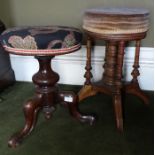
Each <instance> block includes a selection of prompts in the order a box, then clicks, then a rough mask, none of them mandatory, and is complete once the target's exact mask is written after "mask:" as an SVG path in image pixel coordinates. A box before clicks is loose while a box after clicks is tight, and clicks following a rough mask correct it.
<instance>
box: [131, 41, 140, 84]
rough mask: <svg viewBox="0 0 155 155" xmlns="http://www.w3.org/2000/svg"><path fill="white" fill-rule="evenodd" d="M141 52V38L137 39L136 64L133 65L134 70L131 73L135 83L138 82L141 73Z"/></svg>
mask: <svg viewBox="0 0 155 155" xmlns="http://www.w3.org/2000/svg"><path fill="white" fill-rule="evenodd" d="M139 54H140V40H138V41H136V51H135V59H134V65H133V71H132V73H131V75H132V77H133V79H132V82H133V83H137V84H138V79H137V77H138V76H139V75H140V73H139V70H138V68H139Z"/></svg>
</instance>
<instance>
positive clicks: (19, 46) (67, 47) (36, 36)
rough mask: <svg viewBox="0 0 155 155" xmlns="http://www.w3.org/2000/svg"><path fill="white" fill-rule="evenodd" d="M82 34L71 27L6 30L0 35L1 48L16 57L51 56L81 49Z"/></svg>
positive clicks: (36, 27)
mask: <svg viewBox="0 0 155 155" xmlns="http://www.w3.org/2000/svg"><path fill="white" fill-rule="evenodd" d="M81 40H82V34H81V32H80V31H79V30H78V29H76V28H72V27H63V26H42V27H38V26H35V27H34V26H32V27H15V28H10V29H7V30H6V31H5V32H4V33H3V34H2V35H1V42H2V45H3V47H4V48H5V49H6V50H7V51H8V52H10V53H13V54H17V55H34V56H36V55H37V56H38V55H39V56H46V55H48V56H51V55H60V54H65V53H70V52H73V51H75V50H77V49H79V48H80V47H81Z"/></svg>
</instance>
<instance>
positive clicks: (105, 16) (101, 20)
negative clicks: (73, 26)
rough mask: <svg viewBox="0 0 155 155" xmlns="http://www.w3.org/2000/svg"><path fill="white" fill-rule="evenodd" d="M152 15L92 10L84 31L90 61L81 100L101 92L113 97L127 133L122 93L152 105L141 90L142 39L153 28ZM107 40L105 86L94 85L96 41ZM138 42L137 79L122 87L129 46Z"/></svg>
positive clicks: (140, 11) (141, 11) (118, 120)
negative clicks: (140, 62)
mask: <svg viewBox="0 0 155 155" xmlns="http://www.w3.org/2000/svg"><path fill="white" fill-rule="evenodd" d="M148 18H149V12H148V11H147V10H145V9H136V8H98V9H88V10H87V11H86V12H85V14H84V19H83V28H84V30H85V33H86V35H87V62H86V68H85V69H86V73H85V78H86V81H85V85H84V86H83V88H82V89H81V90H80V92H79V101H81V100H83V99H85V98H86V97H89V96H92V95H95V94H96V93H98V92H101V93H105V94H108V95H112V97H113V104H114V109H115V119H116V125H117V128H118V129H119V130H120V131H122V130H123V116H122V90H124V91H125V92H126V93H131V94H134V95H136V96H138V97H139V98H140V99H142V100H143V101H144V103H146V104H148V97H147V96H146V95H145V94H144V93H143V92H142V91H141V89H140V87H139V84H138V79H137V77H138V76H139V75H140V73H139V70H138V68H139V53H140V40H141V39H143V38H145V36H146V32H147V30H148V25H149V21H148ZM97 39H100V40H104V41H106V52H105V64H104V66H103V67H104V74H103V80H102V82H103V86H96V85H93V84H92V83H91V78H92V73H91V69H92V67H91V47H92V42H93V41H94V40H97ZM129 41H136V50H135V59H134V64H133V71H132V73H131V75H132V77H133V79H132V80H131V82H130V83H129V84H128V85H125V84H122V67H123V59H124V49H125V45H126V43H127V42H129Z"/></svg>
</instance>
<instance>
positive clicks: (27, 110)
mask: <svg viewBox="0 0 155 155" xmlns="http://www.w3.org/2000/svg"><path fill="white" fill-rule="evenodd" d="M53 57H54V56H48V57H46V56H40V57H39V56H37V57H36V59H37V60H38V61H39V71H38V72H37V73H36V74H35V75H34V76H33V78H32V79H33V83H34V84H35V87H36V91H35V96H34V97H33V98H32V99H30V100H28V101H27V102H26V103H25V105H24V108H23V110H24V115H25V126H24V128H23V129H21V131H20V132H18V133H17V134H14V135H13V136H12V137H11V138H10V140H9V142H8V145H9V146H10V147H16V146H18V145H19V144H20V143H21V142H22V141H23V139H24V138H25V137H26V136H27V135H29V134H30V132H31V131H32V130H33V129H34V127H35V124H36V120H37V114H38V112H39V110H41V109H42V110H43V112H44V114H45V118H46V119H50V118H51V117H52V114H53V112H54V111H55V109H56V104H57V103H61V104H62V105H64V106H66V107H68V108H69V111H70V113H71V115H72V116H73V117H74V118H76V119H77V120H79V121H80V122H87V123H89V124H90V125H92V124H93V122H94V120H95V119H94V117H93V116H87V115H82V114H81V113H80V112H79V111H78V96H77V95H75V94H74V93H73V92H60V91H59V89H58V87H57V86H56V83H57V82H58V80H59V75H58V74H57V73H55V72H54V71H53V70H52V68H51V59H52V58H53Z"/></svg>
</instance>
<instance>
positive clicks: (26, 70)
mask: <svg viewBox="0 0 155 155" xmlns="http://www.w3.org/2000/svg"><path fill="white" fill-rule="evenodd" d="M134 50H135V48H134V47H129V48H126V50H125V61H124V66H125V67H124V73H125V75H124V78H125V80H126V81H129V80H131V78H132V77H131V75H130V74H131V71H132V65H133V60H134V53H135V52H134ZM153 53H154V49H153V48H146V47H142V48H141V53H140V69H139V70H140V74H141V75H140V77H139V83H140V86H141V88H142V89H144V90H154V55H153ZM104 54H105V47H101V46H96V47H95V49H94V51H93V52H92V67H93V69H92V73H93V78H92V81H98V80H100V79H101V78H102V74H103V67H102V66H103V63H104V61H103V60H104ZM85 60H86V48H85V46H83V47H82V48H81V50H79V51H77V52H74V53H71V54H67V55H62V56H57V57H55V58H54V60H53V63H52V65H53V69H54V70H55V71H56V72H57V73H59V75H60V80H59V83H61V84H72V85H82V84H83V83H84V80H85V79H84V77H83V75H84V72H85V69H84V68H85ZM11 63H12V67H13V69H14V71H15V76H16V80H17V81H32V80H31V79H32V75H33V74H34V73H36V72H37V70H38V62H37V60H35V59H34V58H33V57H30V56H16V55H11Z"/></svg>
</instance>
